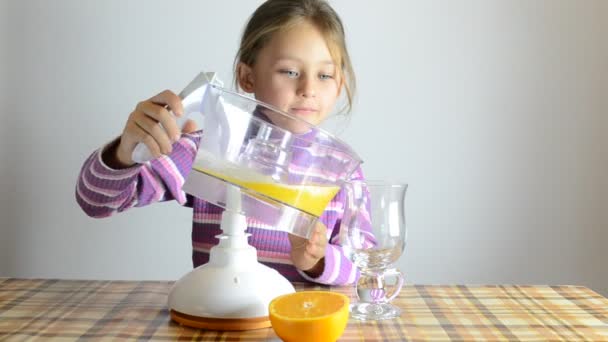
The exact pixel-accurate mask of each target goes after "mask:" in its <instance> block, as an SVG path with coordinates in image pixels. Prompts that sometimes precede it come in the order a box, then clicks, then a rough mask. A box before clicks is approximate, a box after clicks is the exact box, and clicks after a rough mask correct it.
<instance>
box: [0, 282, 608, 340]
mask: <svg viewBox="0 0 608 342" xmlns="http://www.w3.org/2000/svg"><path fill="white" fill-rule="evenodd" d="M171 285H172V282H167V281H86V280H59V279H13V278H0V341H5V340H6V341H22V340H28V339H44V340H49V339H50V340H77V339H92V340H129V339H133V340H135V339H141V340H170V341H173V340H197V341H280V340H279V339H278V338H277V336H276V335H275V334H274V332H273V330H272V329H271V328H268V329H260V330H251V331H242V332H222V331H205V330H198V329H192V328H188V327H184V326H180V325H179V324H176V323H174V322H173V321H171V320H170V318H169V312H168V310H167V304H166V303H167V294H168V292H169V289H170V287H171ZM295 286H296V289H297V290H305V289H306V290H308V289H325V290H327V289H329V290H332V291H338V292H342V293H345V294H347V295H348V296H350V297H351V298H353V296H354V291H353V289H352V288H351V287H342V288H341V287H330V288H327V287H322V286H315V285H311V284H299V283H298V284H295ZM394 303H395V304H396V305H398V306H399V307H400V308H401V309H402V310H403V313H402V315H401V317H400V318H398V319H394V320H389V321H380V322H361V321H356V320H353V319H351V320H350V321H349V323H348V326H347V328H346V331H345V332H344V334H343V335H342V337H341V338H340V341H449V340H452V341H481V340H490V341H518V340H522V341H608V299H606V298H604V297H602V296H600V295H599V294H597V293H595V292H593V291H591V290H590V289H588V288H586V287H582V286H513V285H495V286H447V285H446V286H442V285H411V286H406V287H404V288H403V290H402V291H401V293H400V294H399V296H398V298H396V299H395V300H394ZM311 342H313V341H311Z"/></svg>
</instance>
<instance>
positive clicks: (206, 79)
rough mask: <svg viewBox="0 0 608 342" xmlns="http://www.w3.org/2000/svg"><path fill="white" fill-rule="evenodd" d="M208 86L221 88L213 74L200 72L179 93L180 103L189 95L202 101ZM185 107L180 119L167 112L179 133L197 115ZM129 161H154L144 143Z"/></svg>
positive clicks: (136, 147) (138, 145)
mask: <svg viewBox="0 0 608 342" xmlns="http://www.w3.org/2000/svg"><path fill="white" fill-rule="evenodd" d="M208 84H213V85H217V86H220V87H221V86H223V83H222V81H220V80H219V79H218V78H217V77H216V73H215V72H200V73H199V74H198V75H196V77H195V78H194V79H193V80H192V81H191V82H190V83H189V84H188V85H187V86H186V87H185V88H184V89H183V90H182V91H181V92H180V93H179V95H178V96H179V98H180V99H181V100H182V102H186V100H187V99H188V96H190V95H193V96H196V99H193V100H194V101H196V100H202V97H203V96H204V94H205V92H206V89H207V85H208ZM189 102H190V101H189ZM186 107H188V106H187V104H186V103H184V115H182V116H181V117H176V116H175V114H173V112H169V113H170V114H171V115H173V117H175V121H176V123H177V127H178V128H179V129H180V132H181V130H182V128H184V125H185V124H186V121H188V120H189V119H192V118H193V115H194V114H196V113H198V111H187V110H186ZM198 109H199V108H198V106H197V110H198ZM161 127H162V125H161ZM131 159H133V161H134V162H136V163H138V164H143V163H145V162H147V161H149V160H152V159H154V157H153V156H152V153H151V152H150V149H148V146H146V145H145V144H144V143H141V142H140V143H138V144H137V146H135V148H134V149H133V152H132V153H131Z"/></svg>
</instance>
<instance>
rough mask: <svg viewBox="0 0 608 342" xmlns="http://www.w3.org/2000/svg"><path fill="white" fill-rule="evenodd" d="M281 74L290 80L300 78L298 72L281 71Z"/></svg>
mask: <svg viewBox="0 0 608 342" xmlns="http://www.w3.org/2000/svg"><path fill="white" fill-rule="evenodd" d="M281 73H282V74H285V75H287V77H290V78H296V77H298V76H300V73H299V72H297V71H293V70H281Z"/></svg>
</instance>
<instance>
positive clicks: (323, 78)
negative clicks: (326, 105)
mask: <svg viewBox="0 0 608 342" xmlns="http://www.w3.org/2000/svg"><path fill="white" fill-rule="evenodd" d="M319 78H320V79H322V80H330V79H332V78H334V76H333V75H330V74H321V75H319Z"/></svg>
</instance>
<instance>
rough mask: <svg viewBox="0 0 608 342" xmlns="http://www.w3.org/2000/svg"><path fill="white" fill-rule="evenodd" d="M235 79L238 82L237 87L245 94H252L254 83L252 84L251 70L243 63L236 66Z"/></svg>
mask: <svg viewBox="0 0 608 342" xmlns="http://www.w3.org/2000/svg"><path fill="white" fill-rule="evenodd" d="M236 77H237V80H238V82H239V87H241V89H243V91H244V92H246V93H253V90H254V89H255V87H254V82H253V70H252V69H251V67H250V66H249V65H247V64H245V63H243V62H239V64H237V66H236Z"/></svg>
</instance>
